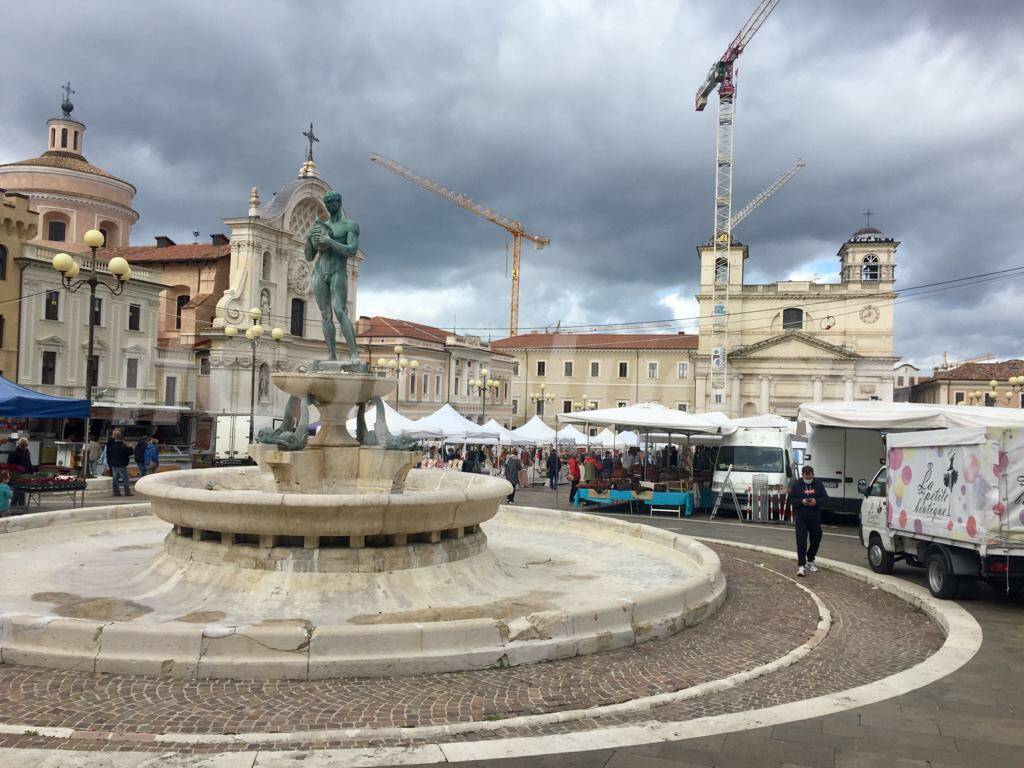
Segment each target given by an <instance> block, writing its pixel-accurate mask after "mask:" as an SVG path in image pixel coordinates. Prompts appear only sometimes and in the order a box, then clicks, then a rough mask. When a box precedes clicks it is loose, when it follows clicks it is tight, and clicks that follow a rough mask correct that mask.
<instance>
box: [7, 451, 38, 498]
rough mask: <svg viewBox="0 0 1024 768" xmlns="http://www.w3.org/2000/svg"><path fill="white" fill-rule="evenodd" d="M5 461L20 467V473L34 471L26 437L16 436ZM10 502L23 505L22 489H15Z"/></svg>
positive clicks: (23, 495) (28, 473)
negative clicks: (16, 440)
mask: <svg viewBox="0 0 1024 768" xmlns="http://www.w3.org/2000/svg"><path fill="white" fill-rule="evenodd" d="M7 463H8V464H14V465H15V466H18V467H21V473H20V474H24V475H31V474H32V473H33V472H35V469H36V468H35V467H34V466H32V454H31V452H30V451H29V449H28V438H26V437H20V438H18V442H17V444H16V445H15V446H14V450H13V451H11V453H10V455H9V456H8V457H7ZM11 504H12V505H13V506H15V507H23V506H25V493H24V492H23V491H15V492H14V496H13V498H12V500H11Z"/></svg>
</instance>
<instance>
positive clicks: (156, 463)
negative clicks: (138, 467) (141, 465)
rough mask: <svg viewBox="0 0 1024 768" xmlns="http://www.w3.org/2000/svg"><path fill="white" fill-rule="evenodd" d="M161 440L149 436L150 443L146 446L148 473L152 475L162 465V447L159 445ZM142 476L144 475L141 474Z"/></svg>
mask: <svg viewBox="0 0 1024 768" xmlns="http://www.w3.org/2000/svg"><path fill="white" fill-rule="evenodd" d="M159 442H160V441H159V440H157V439H156V438H155V437H151V438H149V445H147V446H146V456H145V461H146V474H147V475H152V474H153V473H154V472H156V471H157V469H159V467H160V448H159V447H158V444H159ZM139 477H142V475H139Z"/></svg>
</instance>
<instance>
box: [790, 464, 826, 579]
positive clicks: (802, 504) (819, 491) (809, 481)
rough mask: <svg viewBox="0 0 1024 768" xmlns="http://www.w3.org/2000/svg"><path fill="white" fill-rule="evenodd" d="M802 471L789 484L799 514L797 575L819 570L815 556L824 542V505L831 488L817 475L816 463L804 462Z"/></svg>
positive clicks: (794, 507)
mask: <svg viewBox="0 0 1024 768" xmlns="http://www.w3.org/2000/svg"><path fill="white" fill-rule="evenodd" d="M800 475H801V476H800V478H799V479H797V480H794V481H793V484H792V485H791V486H790V487H789V500H790V502H791V503H792V504H793V510H794V512H795V517H796V559H797V569H796V575H797V576H804V575H806V573H807V572H808V571H810V572H811V573H813V572H814V571H816V570H818V566H816V565H815V564H814V558H815V557H816V556H817V554H818V546H819V545H820V544H821V505H822V502H824V501H825V499H827V498H828V492H827V491H826V490H825V484H824V483H823V482H821V480H819V479H818V478H816V477H815V476H814V468H813V467H810V466H804V468H803V470H802V471H801V473H800ZM808 537H809V538H810V542H811V543H810V546H808V545H807V539H808Z"/></svg>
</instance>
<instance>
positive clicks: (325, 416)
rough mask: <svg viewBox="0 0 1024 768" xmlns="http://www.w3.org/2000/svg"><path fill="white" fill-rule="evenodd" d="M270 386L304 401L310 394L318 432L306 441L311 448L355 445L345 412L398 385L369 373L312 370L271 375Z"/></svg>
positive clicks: (356, 441) (357, 442)
mask: <svg viewBox="0 0 1024 768" xmlns="http://www.w3.org/2000/svg"><path fill="white" fill-rule="evenodd" d="M272 379H273V382H274V386H275V387H277V388H278V389H280V390H282V391H284V392H287V393H288V394H289V395H294V396H295V397H298V398H304V397H306V396H307V395H312V397H313V398H314V399H315V400H316V407H317V410H319V411H320V431H319V432H318V433H317V434H316V436H315V437H314V438H312V439H311V440H310V441H309V447H311V448H317V447H320V448H342V447H348V446H357V445H359V441H358V440H357V439H356V437H355V435H350V434H349V432H348V429H347V428H346V427H345V421H346V420H347V419H348V412H349V411H350V410H352V407H353V406H354V405H356V404H358V403H365V402H367V401H369V400H371V399H372V398H374V397H384V396H385V395H387V394H389V393H391V392H392V391H394V390H395V388H396V387H397V386H398V383H397V382H396V381H395V380H394V379H385V378H381V377H380V376H376V375H374V374H372V373H349V372H345V371H339V372H336V373H335V372H328V371H322V370H321V371H312V372H307V373H275V374H274V375H273V376H272Z"/></svg>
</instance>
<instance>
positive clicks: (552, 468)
mask: <svg viewBox="0 0 1024 768" xmlns="http://www.w3.org/2000/svg"><path fill="white" fill-rule="evenodd" d="M547 470H548V485H549V486H551V490H552V491H553V490H555V489H556V486H557V485H558V473H559V472H561V470H562V460H561V459H560V458H559V456H558V451H557V450H555V449H554V448H552V449H551V452H550V453H549V454H548V463H547Z"/></svg>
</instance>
